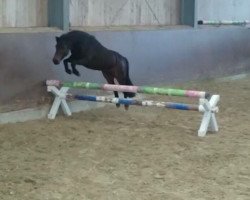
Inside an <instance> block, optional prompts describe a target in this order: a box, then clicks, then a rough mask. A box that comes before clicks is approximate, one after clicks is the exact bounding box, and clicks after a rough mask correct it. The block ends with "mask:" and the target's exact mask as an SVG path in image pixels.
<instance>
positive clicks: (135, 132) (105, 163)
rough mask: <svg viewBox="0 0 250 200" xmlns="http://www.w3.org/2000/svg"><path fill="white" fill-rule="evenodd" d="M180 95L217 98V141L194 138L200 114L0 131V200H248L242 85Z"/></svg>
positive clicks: (80, 120) (224, 83) (155, 113)
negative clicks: (212, 93)
mask: <svg viewBox="0 0 250 200" xmlns="http://www.w3.org/2000/svg"><path fill="white" fill-rule="evenodd" d="M185 88H192V89H200V90H209V91H215V92H218V93H219V94H221V102H220V113H219V114H218V123H219V126H220V131H219V134H209V135H207V136H206V137H205V138H199V137H197V129H198V128H199V124H200V120H201V114H200V113H196V112H187V111H176V110H164V109H159V108H142V107H130V110H129V111H124V109H123V108H120V109H116V108H115V106H114V105H109V106H106V107H104V108H100V109H97V110H91V111H88V112H83V113H78V114H74V115H73V116H72V117H64V116H59V117H57V118H56V120H54V121H49V120H39V121H32V122H27V123H18V124H9V125H1V126H0V156H1V157H0V199H3V200H15V199H18V200H19V199H20V200H26V199H27V200H36V199H39V200H47V199H48V200H56V199H63V200H64V199H65V200H78V199H79V200H83V199H90V200H112V199H114V200H129V199H133V200H137V199H138V200H161V199H162V200H166V199H171V200H187V199H192V200H193V199H194V200H196V199H197V200H198V199H199V200H202V199H219V200H222V199H226V200H231V199H232V200H245V199H246V200H247V199H250V123H249V119H250V112H249V111H250V108H249V107H248V106H247V105H248V104H249V101H250V78H249V77H247V78H245V79H239V80H230V79H225V80H218V81H205V82H199V83H195V82H194V83H190V84H187V85H185ZM154 99H159V97H155V98H154ZM160 99H161V100H163V99H167V100H168V101H171V100H175V99H176V98H168V97H160ZM178 100H184V99H182V98H178Z"/></svg>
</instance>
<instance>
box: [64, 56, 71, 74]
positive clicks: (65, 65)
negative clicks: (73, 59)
mask: <svg viewBox="0 0 250 200" xmlns="http://www.w3.org/2000/svg"><path fill="white" fill-rule="evenodd" d="M69 62H70V58H67V59H65V60H64V61H63V64H64V69H65V72H66V73H68V74H72V71H71V70H70V69H69V64H68V63H69Z"/></svg>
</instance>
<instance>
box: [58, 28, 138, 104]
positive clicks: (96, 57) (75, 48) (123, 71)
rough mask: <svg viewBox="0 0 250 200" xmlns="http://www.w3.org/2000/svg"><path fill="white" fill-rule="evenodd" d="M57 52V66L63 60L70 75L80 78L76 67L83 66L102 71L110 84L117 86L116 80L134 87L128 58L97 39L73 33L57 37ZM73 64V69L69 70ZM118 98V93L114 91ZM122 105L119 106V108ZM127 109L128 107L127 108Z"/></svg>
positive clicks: (88, 35) (128, 94) (131, 95)
mask: <svg viewBox="0 0 250 200" xmlns="http://www.w3.org/2000/svg"><path fill="white" fill-rule="evenodd" d="M56 43H57V44H56V52H55V55H54V58H53V62H54V64H55V65H58V64H60V62H61V61H62V60H63V59H64V58H65V57H66V56H67V55H69V53H71V55H70V57H68V58H66V59H64V60H63V63H64V67H65V71H66V73H68V74H72V73H73V74H75V75H76V76H80V73H79V71H78V70H77V69H76V65H82V66H85V67H86V68H89V69H93V70H100V71H101V72H102V74H103V76H104V77H105V79H106V80H107V82H108V83H109V84H115V82H114V81H115V79H116V80H117V81H118V83H119V84H121V85H133V84H132V82H131V80H130V77H129V63H128V60H127V58H125V57H123V56H122V55H120V54H119V53H117V52H115V51H112V50H109V49H107V48H106V47H104V46H103V45H102V44H101V43H100V42H98V41H97V40H96V38H95V37H94V36H92V35H90V34H88V33H86V32H82V31H71V32H68V33H66V34H63V35H62V36H60V37H56ZM69 63H70V64H71V69H70V68H69ZM114 95H115V97H116V98H118V97H119V96H118V92H117V91H114ZM134 96H135V93H131V92H124V98H127V97H130V98H132V97H134ZM119 106H120V105H119V104H117V107H119ZM125 108H126V109H127V108H128V106H125Z"/></svg>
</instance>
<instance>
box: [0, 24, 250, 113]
mask: <svg viewBox="0 0 250 200" xmlns="http://www.w3.org/2000/svg"><path fill="white" fill-rule="evenodd" d="M60 34H61V33H29V34H24V33H23V34H21V33H18V34H17V33H16V34H15V33H12V34H0V68H1V73H0V105H1V108H0V112H3V111H9V110H18V109H22V108H27V107H36V106H39V105H43V104H44V103H48V102H49V98H48V94H47V92H46V88H45V87H44V86H43V85H42V83H43V81H44V80H46V79H52V78H56V79H61V80H81V81H90V82H98V83H103V82H105V80H104V78H103V77H102V75H101V73H100V72H98V71H91V70H89V69H86V68H84V67H81V66H78V69H79V71H80V73H81V74H82V76H81V77H80V78H76V77H75V76H73V75H72V76H71V75H67V74H66V73H65V72H64V69H63V66H62V65H60V66H54V65H53V64H52V61H51V59H52V56H53V54H54V46H55V40H54V36H55V35H60ZM92 34H94V35H95V36H96V38H97V39H98V40H99V41H101V42H102V43H103V45H105V46H106V47H108V48H110V49H113V50H116V51H118V52H120V53H121V54H123V55H124V56H126V57H127V58H128V60H129V62H130V75H131V78H132V80H133V82H134V84H136V85H145V84H157V83H166V84H167V83H173V82H185V81H188V80H196V79H203V78H213V77H221V76H225V75H232V74H238V73H241V72H246V71H249V70H250V30H249V29H243V28H242V29H241V28H239V29H236V28H220V29H213V30H210V29H209V30H205V29H196V30H195V29H183V30H155V31H124V32H121V31H113V32H104V31H100V32H93V33H92Z"/></svg>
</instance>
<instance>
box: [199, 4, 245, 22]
mask: <svg viewBox="0 0 250 200" xmlns="http://www.w3.org/2000/svg"><path fill="white" fill-rule="evenodd" d="M197 3H198V19H199V20H209V21H210V20H215V21H218V20H232V21H244V20H250V12H249V8H250V1H249V0H198V1H197Z"/></svg>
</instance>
